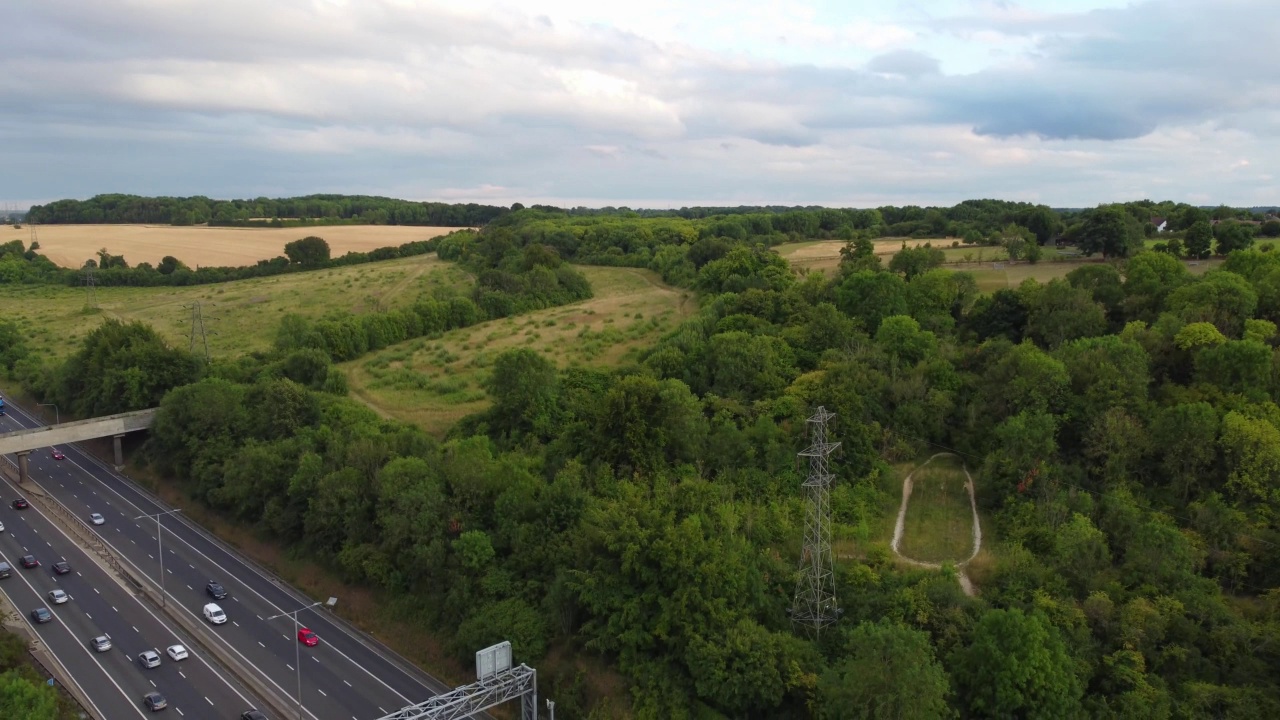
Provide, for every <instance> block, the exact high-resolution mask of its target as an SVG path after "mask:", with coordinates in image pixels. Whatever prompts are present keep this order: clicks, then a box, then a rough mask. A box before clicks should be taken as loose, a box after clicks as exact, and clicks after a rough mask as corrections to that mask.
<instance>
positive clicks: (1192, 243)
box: [1186, 220, 1213, 260]
mask: <svg viewBox="0 0 1280 720" xmlns="http://www.w3.org/2000/svg"><path fill="white" fill-rule="evenodd" d="M1186 240H1187V256H1188V257H1192V258H1195V259H1197V260H1203V259H1205V258H1207V257H1209V250H1210V247H1211V246H1212V244H1213V226H1211V225H1210V224H1209V221H1208V220H1197V221H1196V222H1195V224H1194V225H1191V226H1189V227H1188V228H1187V238H1186Z"/></svg>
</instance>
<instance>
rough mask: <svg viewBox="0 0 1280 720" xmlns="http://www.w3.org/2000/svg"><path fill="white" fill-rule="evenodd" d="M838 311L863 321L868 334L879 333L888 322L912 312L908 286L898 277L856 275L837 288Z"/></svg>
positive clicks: (861, 272)
mask: <svg viewBox="0 0 1280 720" xmlns="http://www.w3.org/2000/svg"><path fill="white" fill-rule="evenodd" d="M836 307H839V308H840V309H841V310H842V311H844V312H845V313H846V314H847V315H849V316H851V317H854V318H857V319H859V320H861V321H862V327H863V329H865V330H866V331H867V332H875V331H876V329H877V328H879V327H880V321H881V320H883V319H884V318H886V317H889V316H890V315H906V314H907V313H908V312H909V311H910V307H909V306H908V305H907V284H906V282H904V281H903V280H902V278H901V277H899V276H898V275H896V274H894V273H883V272H873V271H871V270H862V271H859V272H855V273H853V274H851V275H849V276H848V277H846V278H844V280H842V281H840V284H839V285H838V286H837V287H836Z"/></svg>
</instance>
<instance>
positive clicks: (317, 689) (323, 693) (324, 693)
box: [316, 688, 329, 697]
mask: <svg viewBox="0 0 1280 720" xmlns="http://www.w3.org/2000/svg"><path fill="white" fill-rule="evenodd" d="M316 692H318V693H320V694H321V695H323V696H325V697H329V693H327V692H325V691H323V690H321V689H320V688H316Z"/></svg>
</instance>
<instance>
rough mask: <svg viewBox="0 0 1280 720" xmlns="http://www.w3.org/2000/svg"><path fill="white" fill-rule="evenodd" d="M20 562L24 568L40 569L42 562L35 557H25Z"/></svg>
mask: <svg viewBox="0 0 1280 720" xmlns="http://www.w3.org/2000/svg"><path fill="white" fill-rule="evenodd" d="M18 562H20V563H22V567H24V568H33V567H40V561H39V560H37V559H36V556H35V555H23V556H22V557H21V558H20V559H19V560H18Z"/></svg>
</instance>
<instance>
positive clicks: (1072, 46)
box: [0, 0, 1280, 206]
mask: <svg viewBox="0 0 1280 720" xmlns="http://www.w3.org/2000/svg"><path fill="white" fill-rule="evenodd" d="M855 5H857V4H833V3H820V2H817V0H797V2H796V3H793V4H791V5H788V6H787V7H786V8H781V7H780V6H777V5H775V4H773V3H767V2H764V0H740V1H735V2H729V1H728V0H704V1H703V2H698V3H694V2H692V1H691V0H653V2H651V3H646V4H644V5H634V4H632V5H624V4H607V3H597V2H592V1H591V0H530V2H527V3H514V2H509V1H496V2H489V1H488V0H434V1H433V2H426V1H425V0H422V1H419V0H358V1H357V0H272V1H271V2H261V0H222V2H219V3H217V4H213V5H210V4H207V3H198V2H196V0H165V1H163V2H162V1H161V0H130V1H129V2H123V3H100V2H93V1H91V0H43V1H42V2H38V3H37V2H23V3H16V4H15V7H12V8H7V9H6V13H7V19H8V21H9V24H10V25H11V26H13V27H21V28H23V32H21V33H17V34H15V35H13V36H11V37H10V38H7V40H6V43H4V44H3V45H0V97H4V98H5V100H6V101H5V103H3V104H0V147H4V148H6V170H8V172H6V173H5V174H4V175H3V176H0V198H5V197H8V198H19V197H22V198H26V197H31V196H33V195H36V196H38V197H45V198H49V199H51V198H56V197H64V196H84V195H89V194H93V193H96V192H110V191H132V192H140V193H149V194H188V193H191V194H194V193H205V194H216V195H224V196H226V195H230V196H252V195H257V194H301V193H309V192H319V191H327V192H378V193H385V194H395V193H397V192H405V193H413V195H412V196H413V197H422V198H428V197H438V198H442V199H453V198H463V197H465V198H468V199H480V200H481V201H493V202H499V201H500V202H502V203H503V204H505V203H509V202H513V201H522V202H528V200H529V199H538V200H541V201H547V200H554V198H564V199H565V200H566V202H568V201H570V200H571V201H573V202H575V203H576V202H585V201H590V200H592V199H594V200H595V201H597V203H596V204H615V205H616V204H626V205H631V206H636V205H643V204H645V201H646V199H648V200H651V201H653V202H668V203H675V204H676V205H682V204H691V203H694V202H717V203H720V202H726V203H727V202H737V201H741V202H775V201H776V202H784V201H785V202H800V203H810V202H824V203H854V202H880V201H888V200H887V199H888V198H897V199H899V200H900V201H904V202H915V203H925V204H928V203H935V202H937V203H941V202H954V201H956V200H959V199H964V198H965V197H971V196H1002V197H1016V198H1031V197H1033V196H1034V197H1035V198H1039V199H1043V200H1044V201H1048V202H1053V203H1057V204H1062V205H1081V204H1088V203H1089V202H1096V201H1101V200H1105V199H1108V197H1109V193H1111V194H1116V195H1123V194H1124V193H1128V192H1136V191H1137V190H1144V191H1147V190H1152V191H1157V192H1156V194H1159V193H1169V194H1170V197H1175V199H1177V198H1178V197H1182V196H1185V197H1190V196H1192V195H1193V194H1196V193H1208V194H1209V195H1212V196H1214V197H1216V198H1219V200H1220V201H1223V202H1241V203H1244V202H1245V200H1246V199H1249V201H1250V202H1256V201H1257V198H1262V197H1267V193H1271V196H1270V197H1272V198H1274V194H1275V191H1276V187H1275V181H1274V179H1273V178H1272V177H1271V176H1269V175H1266V174H1265V173H1263V172H1261V171H1260V169H1262V168H1272V167H1276V166H1277V164H1280V140H1277V138H1278V137H1280V76H1277V75H1276V73H1275V72H1274V71H1273V70H1272V69H1271V68H1272V66H1273V63H1272V61H1271V58H1270V57H1269V53H1270V50H1271V48H1273V47H1275V46H1276V45H1277V44H1280V25H1277V24H1274V23H1265V22H1259V18H1265V17H1267V16H1268V14H1269V12H1270V7H1269V3H1266V2H1263V0H1221V1H1218V2H1209V1H1208V0H1148V1H1147V2H1140V3H1135V4H1132V5H1121V4H1119V2H1118V0H1069V1H1068V0H1062V1H1061V2H1059V1H1057V0H1055V2H1052V3H1049V2H1041V0H1028V1H1026V2H1022V3H1016V2H956V3H946V4H942V5H934V6H930V9H929V11H928V12H925V11H922V10H919V9H915V8H914V6H911V7H908V6H906V5H903V6H898V5H895V4H883V5H877V6H875V7H867V8H857V7H854V6H855ZM939 8H943V9H939ZM945 8H952V9H951V10H947V9H945ZM955 8H959V11H957V10H955ZM1045 8H1050V9H1045ZM1240 28H1249V31H1248V34H1247V36H1245V35H1242V34H1241V32H1240ZM1179 173H1182V174H1179ZM1269 202H1274V199H1272V200H1270V201H1269Z"/></svg>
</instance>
